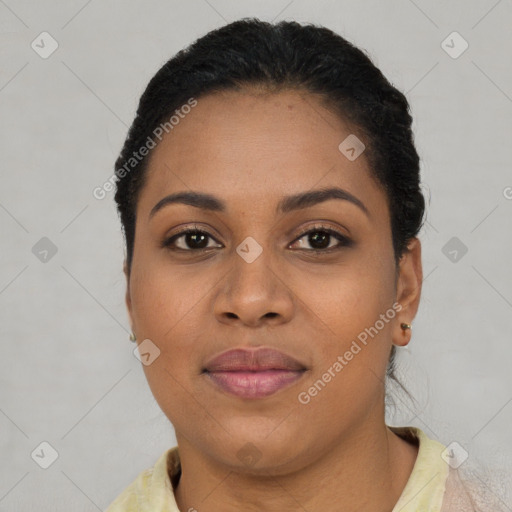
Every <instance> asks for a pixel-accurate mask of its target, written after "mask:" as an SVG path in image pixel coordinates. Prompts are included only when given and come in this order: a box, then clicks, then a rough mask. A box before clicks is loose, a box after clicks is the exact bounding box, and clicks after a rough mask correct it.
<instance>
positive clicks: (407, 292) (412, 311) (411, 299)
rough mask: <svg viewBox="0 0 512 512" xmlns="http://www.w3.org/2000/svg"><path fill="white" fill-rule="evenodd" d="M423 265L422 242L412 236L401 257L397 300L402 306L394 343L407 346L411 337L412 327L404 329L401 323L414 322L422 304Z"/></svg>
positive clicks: (396, 323)
mask: <svg viewBox="0 0 512 512" xmlns="http://www.w3.org/2000/svg"><path fill="white" fill-rule="evenodd" d="M422 283H423V267H422V263H421V242H420V241H419V239H418V238H412V239H411V241H410V242H409V244H408V245H407V248H406V250H405V251H404V253H403V255H402V257H401V258H400V264H399V270H398V277H397V289H396V301H397V302H398V303H399V304H400V305H401V306H402V309H400V311H399V313H398V314H397V316H396V322H395V326H394V329H393V344H394V345H399V346H405V345H407V344H408V343H409V341H410V339H411V329H402V328H401V326H400V325H401V324H402V323H406V324H412V321H413V319H414V317H415V316H416V312H417V311H418V307H419V304H420V296H421V286H422Z"/></svg>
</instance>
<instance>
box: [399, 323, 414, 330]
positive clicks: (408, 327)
mask: <svg viewBox="0 0 512 512" xmlns="http://www.w3.org/2000/svg"><path fill="white" fill-rule="evenodd" d="M400 327H401V328H402V329H403V330H404V331H406V330H407V329H412V325H411V324H406V323H401V324H400Z"/></svg>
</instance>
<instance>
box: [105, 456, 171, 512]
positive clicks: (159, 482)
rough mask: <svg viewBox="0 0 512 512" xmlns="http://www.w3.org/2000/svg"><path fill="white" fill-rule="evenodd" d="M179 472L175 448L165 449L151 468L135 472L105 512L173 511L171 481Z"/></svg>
mask: <svg viewBox="0 0 512 512" xmlns="http://www.w3.org/2000/svg"><path fill="white" fill-rule="evenodd" d="M180 469H181V468H180V461H179V454H178V449H177V447H174V448H170V449H168V450H166V451H165V452H164V453H163V454H162V455H161V456H160V457H159V458H158V460H157V461H156V463H155V465H154V466H153V467H152V468H148V469H145V470H144V471H142V472H141V473H139V475H138V476H137V478H136V479H135V480H134V481H133V482H132V483H131V484H130V485H129V486H128V487H126V489H124V491H123V492H122V493H121V494H120V495H119V496H117V498H116V499H115V500H114V501H113V502H112V503H111V504H110V505H109V507H108V508H107V509H106V511H105V512H146V511H147V512H160V511H162V512H163V511H165V512H175V511H177V510H178V508H177V506H176V502H175V499H174V490H173V483H172V482H171V478H173V479H176V478H178V477H179V472H180Z"/></svg>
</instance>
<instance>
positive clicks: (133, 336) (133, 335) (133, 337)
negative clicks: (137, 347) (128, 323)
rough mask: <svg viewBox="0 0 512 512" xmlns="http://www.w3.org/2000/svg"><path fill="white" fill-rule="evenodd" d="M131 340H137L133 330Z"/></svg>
mask: <svg viewBox="0 0 512 512" xmlns="http://www.w3.org/2000/svg"><path fill="white" fill-rule="evenodd" d="M130 341H137V338H136V337H135V334H133V331H132V332H131V333H130Z"/></svg>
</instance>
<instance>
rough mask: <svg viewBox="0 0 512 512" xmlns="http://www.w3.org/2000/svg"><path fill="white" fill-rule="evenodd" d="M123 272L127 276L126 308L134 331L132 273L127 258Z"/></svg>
mask: <svg viewBox="0 0 512 512" xmlns="http://www.w3.org/2000/svg"><path fill="white" fill-rule="evenodd" d="M123 272H124V275H125V277H126V295H125V302H126V309H127V311H128V317H129V319H130V326H131V329H132V332H133V314H132V298H131V295H130V274H129V273H128V264H127V263H126V260H124V263H123Z"/></svg>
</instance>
